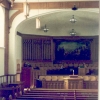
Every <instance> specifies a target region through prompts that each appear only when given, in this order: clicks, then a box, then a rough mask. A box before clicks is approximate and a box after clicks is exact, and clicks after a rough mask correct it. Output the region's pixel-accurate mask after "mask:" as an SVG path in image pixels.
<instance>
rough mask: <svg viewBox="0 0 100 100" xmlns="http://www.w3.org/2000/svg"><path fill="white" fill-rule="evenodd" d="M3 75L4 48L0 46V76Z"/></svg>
mask: <svg viewBox="0 0 100 100" xmlns="http://www.w3.org/2000/svg"><path fill="white" fill-rule="evenodd" d="M1 75H4V48H3V47H0V76H1Z"/></svg>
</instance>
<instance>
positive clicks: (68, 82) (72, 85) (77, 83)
mask: <svg viewBox="0 0 100 100" xmlns="http://www.w3.org/2000/svg"><path fill="white" fill-rule="evenodd" d="M64 89H83V78H80V77H79V76H78V75H70V76H69V77H67V78H66V77H65V78H64Z"/></svg>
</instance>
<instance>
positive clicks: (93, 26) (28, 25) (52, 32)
mask: <svg viewBox="0 0 100 100" xmlns="http://www.w3.org/2000/svg"><path fill="white" fill-rule="evenodd" d="M98 11H99V10H98V9H89V10H86V9H81V10H77V11H72V10H69V11H66V10H55V12H50V13H46V14H42V15H40V17H39V18H40V21H41V28H40V29H36V22H35V21H36V20H35V19H36V17H37V16H33V17H31V18H29V19H27V20H24V21H23V22H21V23H20V24H19V25H18V27H17V31H18V32H21V33H23V34H35V35H47V36H69V35H70V34H69V33H70V31H71V30H72V29H74V30H75V31H76V35H77V36H93V35H98V34H99V13H98ZM72 15H74V16H75V18H76V19H77V22H76V23H74V24H72V23H71V22H70V21H69V20H70V18H71V17H72ZM45 24H46V25H47V27H48V28H49V31H48V32H44V31H43V28H44V26H45Z"/></svg>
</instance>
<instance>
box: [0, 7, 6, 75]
mask: <svg viewBox="0 0 100 100" xmlns="http://www.w3.org/2000/svg"><path fill="white" fill-rule="evenodd" d="M4 19H5V9H4V8H3V7H2V6H0V76H1V75H4V50H5V49H4Z"/></svg>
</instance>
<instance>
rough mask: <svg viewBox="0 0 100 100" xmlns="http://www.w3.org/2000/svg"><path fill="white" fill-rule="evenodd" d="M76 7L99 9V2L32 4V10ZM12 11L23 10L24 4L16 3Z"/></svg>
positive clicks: (30, 6) (30, 4) (30, 5)
mask: <svg viewBox="0 0 100 100" xmlns="http://www.w3.org/2000/svg"><path fill="white" fill-rule="evenodd" d="M74 5H76V6H77V7H78V8H99V1H74V2H72V1H68V2H34V3H33V2H30V3H29V8H30V9H65V8H72V7H73V6H74ZM11 9H14V10H15V9H16V10H19V9H23V3H14V5H13V7H12V8H11Z"/></svg>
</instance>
